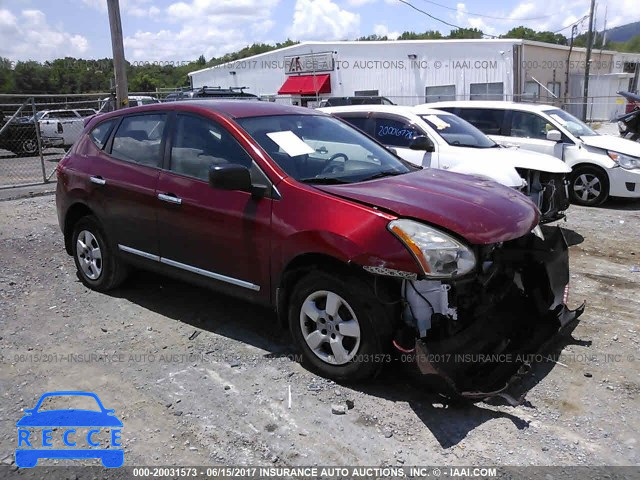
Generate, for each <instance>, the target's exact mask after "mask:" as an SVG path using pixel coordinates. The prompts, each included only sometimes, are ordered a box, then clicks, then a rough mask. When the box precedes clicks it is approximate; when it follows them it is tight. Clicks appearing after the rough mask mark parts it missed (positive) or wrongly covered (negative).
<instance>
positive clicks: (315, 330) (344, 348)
mask: <svg viewBox="0 0 640 480" xmlns="http://www.w3.org/2000/svg"><path fill="white" fill-rule="evenodd" d="M300 328H301V331H302V337H303V338H304V340H305V342H306V344H307V346H308V347H309V349H310V350H311V351H312V352H313V353H314V355H316V356H317V357H318V358H319V359H320V360H322V361H323V362H326V363H328V364H331V365H344V364H346V363H349V361H351V360H352V359H353V357H354V356H355V355H356V353H357V352H358V348H359V347H360V339H361V333H360V324H359V323H358V318H357V317H356V314H355V312H354V311H353V309H352V308H351V306H350V305H349V303H348V302H347V301H346V300H345V299H344V298H342V297H341V296H340V295H338V294H336V293H334V292H329V291H326V290H320V291H316V292H314V293H312V294H311V295H309V296H308V297H307V298H306V299H305V301H304V302H303V304H302V308H301V309H300Z"/></svg>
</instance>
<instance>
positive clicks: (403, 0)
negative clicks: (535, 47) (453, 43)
mask: <svg viewBox="0 0 640 480" xmlns="http://www.w3.org/2000/svg"><path fill="white" fill-rule="evenodd" d="M398 1H399V2H401V3H404V4H405V5H407V6H409V7H411V8H413V9H414V10H416V11H418V12H420V13H422V14H424V15H426V16H427V17H429V18H433V19H434V20H436V21H438V22H440V23H444V24H445V25H448V26H450V27H454V28H457V29H460V30H464V29H465V28H464V27H460V26H458V25H455V24H453V23H449V22H447V21H446V20H442V19H441V18H438V17H434V16H433V15H431V14H430V13H428V12H425V11H424V10H422V9H420V8H418V7H416V6H415V5H412V4H411V3H409V2H407V1H405V0H398ZM483 35H486V36H487V37H492V38H497V37H496V36H495V35H489V34H488V33H483Z"/></svg>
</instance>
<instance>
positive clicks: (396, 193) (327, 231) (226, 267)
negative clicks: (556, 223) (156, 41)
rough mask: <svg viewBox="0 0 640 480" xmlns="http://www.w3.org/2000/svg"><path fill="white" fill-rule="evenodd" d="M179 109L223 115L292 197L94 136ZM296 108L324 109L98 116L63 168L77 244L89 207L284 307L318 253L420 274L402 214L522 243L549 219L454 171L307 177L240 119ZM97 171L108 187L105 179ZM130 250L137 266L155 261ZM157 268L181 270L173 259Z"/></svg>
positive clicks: (237, 107)
mask: <svg viewBox="0 0 640 480" xmlns="http://www.w3.org/2000/svg"><path fill="white" fill-rule="evenodd" d="M172 111H180V112H192V113H195V114H198V115H200V116H203V117H207V118H211V119H213V120H215V121H217V122H219V123H220V124H221V125H222V126H223V127H224V128H226V129H227V130H228V131H229V132H231V134H232V135H233V136H234V137H235V138H236V139H237V140H238V141H239V142H240V143H241V144H242V146H243V147H244V148H245V149H246V151H247V152H249V153H250V155H251V156H252V157H253V159H254V160H255V162H256V163H257V164H258V165H259V166H260V167H261V168H262V170H263V171H264V173H265V175H266V176H267V177H268V178H269V180H270V181H271V182H272V183H273V185H274V186H275V188H276V189H277V190H278V192H279V194H280V198H279V199H272V198H263V197H257V196H253V195H251V194H250V193H247V192H242V191H227V190H214V189H212V188H211V187H210V186H209V185H208V183H207V182H204V181H200V180H196V179H192V178H188V177H184V176H180V175H177V174H175V173H173V172H171V171H169V170H166V169H162V168H154V167H149V166H144V165H140V164H133V163H129V162H124V161H121V160H118V159H115V158H112V157H111V156H109V155H108V154H107V153H105V152H103V151H101V150H100V149H98V147H96V145H95V144H94V143H93V142H92V141H91V140H90V139H89V137H88V136H87V134H88V132H90V131H91V130H92V128H93V127H94V126H95V125H96V124H97V122H102V121H103V120H105V119H108V118H112V117H119V116H123V115H124V116H129V115H132V114H137V113H142V112H172ZM290 114H295V115H324V114H320V113H318V112H314V111H313V110H309V109H305V108H298V107H290V106H283V105H278V104H274V103H267V102H233V101H221V102H216V101H189V102H172V103H169V104H156V105H149V106H143V107H135V108H129V109H126V110H120V111H115V112H111V113H107V114H104V115H98V116H95V117H93V118H92V119H91V121H90V122H88V124H87V126H86V128H85V130H84V132H83V135H82V137H81V139H80V140H79V141H78V142H77V144H76V145H75V146H74V148H73V149H72V151H71V153H70V155H68V156H67V157H65V158H64V159H63V160H62V161H61V162H60V165H59V168H58V178H59V181H58V187H57V209H58V217H59V222H60V226H61V228H62V230H63V232H65V236H66V237H67V249H68V251H69V252H70V245H69V243H68V242H69V241H68V236H69V225H68V220H69V219H70V218H72V217H70V216H69V212H70V211H72V210H71V209H72V208H76V207H77V205H83V206H84V207H83V208H88V209H90V210H91V211H92V212H93V214H94V215H95V216H96V217H97V218H98V219H99V221H100V222H101V224H102V225H103V226H104V229H105V232H106V233H107V236H108V238H109V239H110V240H111V241H112V243H113V244H114V245H118V244H120V243H125V244H126V245H127V246H129V247H131V248H134V249H137V250H141V251H143V252H146V253H148V254H150V255H156V256H159V257H163V258H164V257H166V258H170V259H172V260H175V261H177V262H180V263H183V264H187V265H192V266H195V267H197V268H200V269H203V270H207V271H213V272H216V273H218V274H220V275H224V276H228V277H233V278H238V279H242V280H244V281H246V282H250V283H252V284H254V285H257V286H259V290H248V289H245V288H241V287H237V286H232V285H231V286H230V285H228V284H223V283H222V282H219V281H213V283H214V284H215V286H217V287H220V289H222V290H223V291H226V292H228V293H234V294H238V293H241V294H242V296H243V298H247V299H250V300H254V301H257V302H260V303H264V304H271V305H274V304H275V292H276V289H277V288H278V286H279V284H280V281H281V278H282V275H283V273H284V272H285V270H286V268H287V266H289V265H290V264H291V262H294V261H295V260H296V259H300V258H301V257H303V256H305V255H309V254H318V255H324V256H325V257H331V258H333V259H335V260H337V261H340V262H343V263H349V262H353V263H356V264H360V265H362V266H366V265H371V266H384V267H386V268H389V269H395V270H400V271H404V272H411V273H416V274H420V273H421V270H420V268H419V266H418V264H417V263H416V261H415V259H414V258H413V256H412V255H411V254H410V253H409V251H408V250H407V249H406V248H405V247H404V245H403V244H401V243H400V241H399V240H398V239H397V238H396V237H395V236H394V235H393V234H391V233H390V232H389V231H388V230H387V225H388V223H389V221H391V220H393V219H395V218H398V217H407V218H412V219H415V220H418V221H423V222H425V223H429V224H431V225H434V226H437V227H439V228H442V229H444V230H448V231H450V232H453V233H454V234H455V235H456V236H458V237H459V238H461V239H463V240H464V241H466V242H467V243H471V244H489V243H496V242H502V241H505V240H509V239H514V238H518V237H521V236H523V235H524V234H526V233H528V232H529V231H531V230H532V229H533V228H534V227H535V226H536V225H537V223H538V213H537V210H536V208H535V206H534V205H533V203H531V202H530V201H529V200H528V199H527V198H526V197H524V196H523V195H521V194H519V193H517V192H514V191H513V190H512V189H510V188H507V187H503V186H501V185H498V184H495V183H492V182H488V181H485V180H481V179H477V178H474V177H468V176H464V175H458V174H455V173H449V172H445V171H434V170H427V171H419V172H414V173H409V174H405V175H401V176H397V177H389V178H383V179H378V180H372V181H366V182H361V183H356V184H349V185H339V186H320V185H309V184H304V183H300V182H298V181H296V180H295V179H293V178H291V177H288V176H287V175H286V173H285V172H284V171H283V170H282V169H281V168H280V167H279V166H278V165H276V164H275V162H273V160H271V159H270V158H269V156H268V155H267V154H266V152H265V151H264V150H263V149H262V148H261V147H260V146H259V145H258V143H256V142H255V140H253V139H252V138H251V137H250V136H249V135H248V134H247V133H246V132H245V131H244V130H242V128H240V126H239V125H238V124H236V123H235V122H234V118H242V117H251V116H266V115H290ZM91 177H94V178H99V179H104V180H105V182H106V183H105V184H104V185H98V184H96V183H93V182H92V181H91ZM159 193H165V194H166V193H170V194H175V195H176V196H179V197H180V198H181V199H182V204H181V205H171V204H167V203H164V202H161V201H159V200H158V198H157V195H158V194H159ZM120 254H121V255H124V257H125V258H126V259H127V260H128V261H136V262H146V261H145V259H141V258H139V257H135V258H132V257H130V256H129V255H127V254H123V253H122V252H120ZM149 262H150V261H149ZM148 266H149V267H151V268H155V269H161V270H171V267H167V266H166V265H160V264H157V265H156V264H154V265H151V264H149V265H148Z"/></svg>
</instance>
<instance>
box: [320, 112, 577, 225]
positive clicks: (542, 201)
mask: <svg viewBox="0 0 640 480" xmlns="http://www.w3.org/2000/svg"><path fill="white" fill-rule="evenodd" d="M318 110H321V111H323V112H326V113H330V114H331V115H334V116H336V117H339V118H342V119H343V120H345V121H347V122H349V123H350V124H351V125H353V126H355V127H357V128H359V129H360V130H362V131H364V132H365V133H367V134H369V135H370V136H372V137H373V138H375V139H376V140H378V141H379V142H380V143H382V144H383V145H386V146H387V147H390V148H392V149H393V150H395V152H396V153H397V154H398V155H399V156H400V157H402V158H403V159H405V160H407V161H408V162H411V163H413V164H415V165H419V166H423V167H430V168H440V169H443V170H449V171H452V172H457V173H465V174H469V175H476V176H482V177H485V178H489V179H491V180H494V181H496V182H498V183H501V184H503V185H507V186H509V187H513V188H517V189H518V190H521V191H522V192H523V193H524V194H526V195H527V196H529V197H530V198H531V199H532V200H533V202H534V203H535V204H536V205H537V206H538V208H539V209H540V212H541V213H542V215H541V221H542V222H544V223H546V222H551V221H554V220H557V219H559V218H562V217H564V211H565V210H566V209H567V208H568V206H569V200H568V196H567V189H566V184H565V183H566V180H565V177H566V175H567V174H568V173H569V172H570V171H571V169H570V168H569V167H567V166H566V165H565V164H564V163H563V162H561V161H560V160H558V159H557V158H554V157H551V156H549V155H540V154H534V153H530V152H525V151H522V150H515V149H508V148H501V147H500V146H499V145H498V144H496V143H495V142H494V141H493V140H491V139H490V138H488V137H487V136H486V135H485V134H483V133H482V132H481V131H480V130H478V129H477V128H475V127H474V126H473V125H471V124H469V123H468V122H465V121H464V120H462V119H461V118H459V117H457V116H455V115H452V114H450V113H448V112H444V111H441V110H434V109H430V108H425V107H402V106H397V105H393V106H387V105H352V106H345V107H330V108H320V109H318Z"/></svg>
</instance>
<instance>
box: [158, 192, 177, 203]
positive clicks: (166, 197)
mask: <svg viewBox="0 0 640 480" xmlns="http://www.w3.org/2000/svg"><path fill="white" fill-rule="evenodd" d="M158 199H160V200H162V201H163V202H168V203H173V204H175V205H180V204H181V203H182V199H181V198H178V197H176V196H175V195H174V194H173V193H159V194H158Z"/></svg>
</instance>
